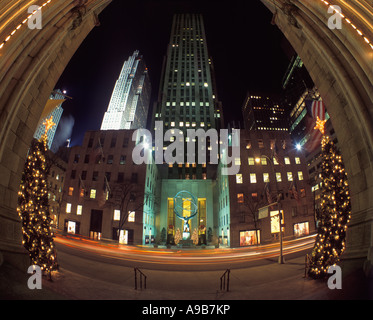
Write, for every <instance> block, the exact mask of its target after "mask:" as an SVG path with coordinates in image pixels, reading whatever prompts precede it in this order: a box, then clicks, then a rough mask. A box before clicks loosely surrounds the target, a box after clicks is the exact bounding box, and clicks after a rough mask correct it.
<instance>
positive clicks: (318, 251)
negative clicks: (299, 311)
mask: <svg viewBox="0 0 373 320" xmlns="http://www.w3.org/2000/svg"><path fill="white" fill-rule="evenodd" d="M325 122H326V121H321V120H320V119H318V121H317V125H316V127H315V129H319V130H320V131H321V132H322V134H323V139H322V142H321V145H322V164H321V174H320V176H321V181H322V186H321V207H320V216H319V217H320V220H319V226H318V234H317V236H316V241H315V246H314V248H313V251H312V254H311V258H310V269H309V275H310V276H311V277H313V278H324V277H326V276H327V275H328V269H329V267H330V266H332V265H335V264H337V263H338V262H339V260H340V256H341V254H342V253H343V251H344V250H345V237H346V230H347V223H348V222H349V219H350V213H351V204H350V193H349V187H348V182H347V173H346V171H345V168H344V165H343V162H342V157H341V155H340V153H339V150H338V149H337V148H336V146H335V145H334V143H333V141H331V140H330V138H329V136H327V135H325V130H324V125H325Z"/></svg>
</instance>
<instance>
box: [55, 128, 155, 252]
mask: <svg viewBox="0 0 373 320" xmlns="http://www.w3.org/2000/svg"><path fill="white" fill-rule="evenodd" d="M134 132H135V130H105V131H88V132H86V134H85V136H84V140H83V144H82V146H74V147H72V148H71V149H70V156H69V160H68V165H67V169H66V175H65V183H64V190H63V198H62V204H61V214H60V216H59V226H60V228H61V229H63V231H64V232H66V233H69V234H81V235H83V236H86V237H89V238H91V239H109V240H119V242H120V243H123V244H137V245H142V244H152V243H154V241H155V236H156V231H155V211H156V198H157V196H156V192H157V190H159V188H157V187H156V182H157V174H158V173H157V167H156V166H155V165H153V164H149V165H146V164H142V165H136V164H134V163H133V161H132V151H133V149H134V147H135V145H136V143H138V140H136V141H132V136H133V133H134Z"/></svg>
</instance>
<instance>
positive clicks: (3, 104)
mask: <svg viewBox="0 0 373 320" xmlns="http://www.w3.org/2000/svg"><path fill="white" fill-rule="evenodd" d="M110 2H111V0H68V1H67V0H50V1H48V0H40V1H26V0H22V1H16V0H0V39H1V40H0V45H1V44H2V43H3V41H4V40H5V39H8V41H7V42H6V43H5V44H4V45H3V46H2V48H1V49H0V141H1V142H0V263H1V261H2V260H3V259H4V260H5V261H7V262H8V263H10V264H12V265H14V266H17V267H20V268H23V267H24V265H25V264H26V265H27V263H28V256H27V255H25V250H24V249H23V247H22V243H21V242H22V233H21V232H22V231H21V225H20V219H19V217H18V214H17V212H16V207H17V193H18V190H19V184H20V179H21V173H22V170H23V165H24V162H25V158H26V154H27V150H28V148H29V146H30V143H31V139H32V137H33V134H34V131H35V129H36V126H37V124H38V120H39V118H40V116H41V113H42V111H43V108H44V106H45V104H46V102H47V100H48V98H49V95H50V93H51V91H52V90H53V89H54V86H55V84H56V82H57V81H58V79H59V77H60V76H61V74H62V72H63V70H64V69H65V67H66V65H67V64H68V62H69V60H70V59H71V57H72V56H73V54H74V53H75V51H76V50H77V48H78V47H79V45H80V44H81V42H82V41H83V40H84V39H85V38H86V36H87V35H88V33H89V32H90V31H91V30H92V28H94V27H95V26H96V25H97V24H98V14H99V13H100V12H101V11H102V10H103V9H104V8H105V7H106V6H107V5H108V4H109V3H110ZM43 4H45V6H44V7H42V29H40V30H39V29H34V30H32V29H30V28H28V23H27V22H25V23H23V24H22V25H21V23H22V21H25V19H26V18H27V16H28V15H29V14H28V8H29V7H30V6H31V5H38V6H42V5H43ZM20 25H21V26H20ZM18 26H20V27H19V28H18V29H17V27H18ZM14 30H16V31H15V32H13V31H14ZM12 34H13V35H12ZM9 35H11V36H10V38H9Z"/></svg>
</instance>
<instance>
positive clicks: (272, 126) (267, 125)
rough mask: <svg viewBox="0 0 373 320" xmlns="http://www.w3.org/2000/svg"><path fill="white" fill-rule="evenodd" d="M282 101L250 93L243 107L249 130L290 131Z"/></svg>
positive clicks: (245, 121)
mask: <svg viewBox="0 0 373 320" xmlns="http://www.w3.org/2000/svg"><path fill="white" fill-rule="evenodd" d="M279 101H280V99H279V98H276V97H270V96H267V95H261V94H253V93H250V92H249V93H248V94H247V96H246V99H245V102H244V104H243V106H242V114H243V118H244V125H245V128H246V129H247V130H266V131H270V130H271V131H288V120H287V114H286V111H285V108H284V107H283V106H282V105H281V103H280V102H279Z"/></svg>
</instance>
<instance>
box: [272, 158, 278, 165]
mask: <svg viewBox="0 0 373 320" xmlns="http://www.w3.org/2000/svg"><path fill="white" fill-rule="evenodd" d="M273 164H274V165H278V164H279V163H278V161H277V159H276V158H275V157H273Z"/></svg>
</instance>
